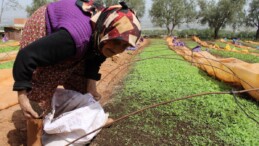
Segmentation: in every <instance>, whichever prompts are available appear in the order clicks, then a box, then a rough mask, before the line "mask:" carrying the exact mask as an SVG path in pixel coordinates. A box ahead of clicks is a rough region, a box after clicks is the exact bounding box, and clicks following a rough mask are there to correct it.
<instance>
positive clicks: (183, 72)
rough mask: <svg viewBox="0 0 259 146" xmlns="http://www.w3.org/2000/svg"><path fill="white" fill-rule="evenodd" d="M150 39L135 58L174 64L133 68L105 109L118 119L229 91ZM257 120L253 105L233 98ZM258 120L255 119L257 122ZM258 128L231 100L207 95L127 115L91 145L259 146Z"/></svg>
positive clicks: (144, 63) (152, 63) (153, 63)
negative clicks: (154, 105)
mask: <svg viewBox="0 0 259 146" xmlns="http://www.w3.org/2000/svg"><path fill="white" fill-rule="evenodd" d="M166 48H167V46H166V43H165V41H164V40H156V39H155V40H152V43H151V45H150V46H149V47H147V48H145V50H144V52H143V53H141V54H140V55H139V58H141V59H145V58H148V57H152V56H158V55H170V56H171V57H173V58H175V59H168V58H167V59H166V58H164V59H163V58H160V59H157V58H156V59H149V60H145V61H141V62H138V63H136V65H135V66H134V69H133V70H132V72H131V73H130V74H129V75H128V76H127V79H126V81H125V82H124V86H123V88H122V89H120V90H118V92H117V94H116V95H115V97H114V98H113V102H112V103H110V104H108V105H106V106H105V110H106V111H107V112H109V113H110V115H111V117H112V118H118V117H121V116H123V115H125V114H128V113H130V112H133V111H136V110H138V109H141V108H143V107H145V106H148V105H152V104H156V103H160V102H164V101H168V100H172V99H177V98H180V97H183V96H187V95H193V94H197V93H202V92H213V91H228V90H231V87H229V86H227V85H226V84H224V83H223V82H220V81H217V80H215V79H213V78H211V77H209V76H207V74H206V73H204V72H203V71H201V70H199V69H198V68H196V67H194V66H192V65H191V64H190V63H188V62H185V61H180V60H183V59H182V58H181V57H179V56H178V55H176V54H175V53H174V52H173V51H171V50H169V49H168V50H165V49H166ZM237 98H238V99H239V100H240V102H241V103H242V104H243V105H244V106H245V109H246V110H249V111H251V112H253V113H256V114H257V116H259V115H258V105H256V103H255V102H252V101H249V100H246V99H243V98H240V97H237ZM257 119H258V118H257ZM258 137H259V126H258V124H256V123H255V122H254V121H252V120H251V119H249V118H248V117H247V116H246V115H245V114H244V113H243V112H242V111H241V110H240V109H239V108H238V106H237V104H236V103H235V102H234V100H233V97H232V96H231V95H207V96H203V97H198V98H194V99H190V100H184V101H178V102H175V103H171V104H168V105H164V106H159V107H157V108H155V109H150V110H146V111H145V112H143V113H141V114H138V115H135V116H132V117H130V118H129V119H127V120H124V121H122V122H119V123H117V124H115V125H114V126H112V127H111V128H109V129H103V130H102V132H101V133H100V134H99V135H98V136H97V138H96V139H95V140H94V142H95V143H98V144H100V145H116V144H120V145H132V146H134V145H136V146H139V145H259V141H258Z"/></svg>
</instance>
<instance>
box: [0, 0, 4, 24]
mask: <svg viewBox="0 0 259 146" xmlns="http://www.w3.org/2000/svg"><path fill="white" fill-rule="evenodd" d="M3 12H4V0H2V4H1V10H0V24H1V23H2V16H3Z"/></svg>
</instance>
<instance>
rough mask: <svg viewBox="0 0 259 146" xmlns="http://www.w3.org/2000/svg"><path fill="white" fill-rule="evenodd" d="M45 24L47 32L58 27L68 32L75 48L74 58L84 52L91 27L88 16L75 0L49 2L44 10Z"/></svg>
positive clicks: (53, 30)
mask: <svg viewBox="0 0 259 146" xmlns="http://www.w3.org/2000/svg"><path fill="white" fill-rule="evenodd" d="M46 25H47V34H50V33H53V32H55V31H57V30H59V29H60V28H64V29H66V30H67V31H68V32H69V33H70V35H71V36H72V38H73V40H74V42H75V44H76V48H77V52H76V55H75V57H76V58H80V57H81V56H82V55H83V54H84V53H85V51H86V49H87V48H88V47H86V46H87V45H88V44H89V41H90V36H91V34H92V28H91V24H90V17H89V16H88V15H87V14H86V13H84V12H83V11H82V10H81V9H80V8H79V7H78V6H77V5H76V0H60V1H58V2H54V3H50V4H49V5H48V7H47V12H46Z"/></svg>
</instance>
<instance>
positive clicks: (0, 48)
mask: <svg viewBox="0 0 259 146" xmlns="http://www.w3.org/2000/svg"><path fill="white" fill-rule="evenodd" d="M18 49H19V46H14V47H11V46H6V47H0V53H5V52H10V51H16V50H18Z"/></svg>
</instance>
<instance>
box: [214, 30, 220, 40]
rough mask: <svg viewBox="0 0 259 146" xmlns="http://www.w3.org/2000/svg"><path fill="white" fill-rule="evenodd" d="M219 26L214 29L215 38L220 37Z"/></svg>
mask: <svg viewBox="0 0 259 146" xmlns="http://www.w3.org/2000/svg"><path fill="white" fill-rule="evenodd" d="M218 33H219V28H215V29H214V39H218V37H219V36H218Z"/></svg>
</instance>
